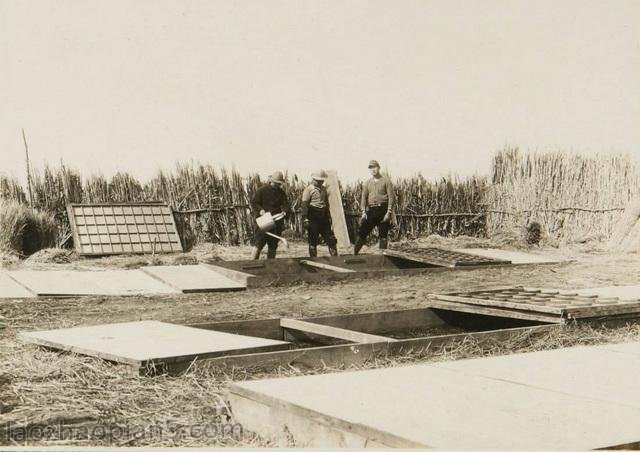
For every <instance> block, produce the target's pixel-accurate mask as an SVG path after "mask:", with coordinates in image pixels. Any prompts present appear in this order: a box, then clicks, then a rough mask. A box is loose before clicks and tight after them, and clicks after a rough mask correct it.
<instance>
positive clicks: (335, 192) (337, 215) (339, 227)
mask: <svg viewBox="0 0 640 452" xmlns="http://www.w3.org/2000/svg"><path fill="white" fill-rule="evenodd" d="M327 174H328V176H329V177H327V180H326V181H325V185H326V187H327V194H328V195H329V211H330V213H331V228H332V229H333V233H334V234H335V236H336V239H337V240H338V246H340V247H343V248H348V247H350V246H351V240H350V239H349V230H348V229H347V220H346V218H345V216H344V208H343V206H342V194H341V193H340V184H339V181H338V173H337V172H336V171H327Z"/></svg>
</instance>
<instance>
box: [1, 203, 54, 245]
mask: <svg viewBox="0 0 640 452" xmlns="http://www.w3.org/2000/svg"><path fill="white" fill-rule="evenodd" d="M56 234H57V226H56V223H55V220H54V218H53V216H52V215H51V214H49V213H46V212H38V211H36V210H33V209H30V208H29V207H27V206H26V205H24V204H19V203H17V202H15V201H0V250H1V251H3V252H6V253H15V254H18V255H21V256H28V255H31V254H33V253H35V252H36V251H38V250H41V249H43V248H49V247H53V246H55V243H56Z"/></svg>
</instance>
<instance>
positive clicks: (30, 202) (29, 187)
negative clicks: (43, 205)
mask: <svg viewBox="0 0 640 452" xmlns="http://www.w3.org/2000/svg"><path fill="white" fill-rule="evenodd" d="M22 141H24V153H25V155H26V158H27V188H28V189H29V205H30V206H33V192H32V191H31V165H30V164H29V146H28V145H27V137H26V135H25V134H24V129H22Z"/></svg>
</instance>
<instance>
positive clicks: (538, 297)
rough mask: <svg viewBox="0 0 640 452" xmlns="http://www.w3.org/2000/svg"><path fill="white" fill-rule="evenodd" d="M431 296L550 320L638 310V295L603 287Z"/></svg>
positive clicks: (472, 308)
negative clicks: (611, 292) (623, 295)
mask: <svg viewBox="0 0 640 452" xmlns="http://www.w3.org/2000/svg"><path fill="white" fill-rule="evenodd" d="M617 289H618V290H619V288H617ZM639 295H640V294H639ZM433 298H434V301H433V302H432V306H433V307H435V308H442V309H448V310H453V311H462V312H470V313H477V314H487V315H496V316H501V317H512V318H520V319H525V320H538V321H549V322H562V321H564V320H568V319H584V318H595V317H604V316H616V315H621V314H638V313H640V297H638V298H635V299H633V298H630V297H626V298H623V299H621V298H620V297H618V296H615V295H609V294H608V293H607V292H606V291H602V290H600V291H599V292H598V293H593V289H582V290H575V291H571V290H559V289H542V288H526V287H501V288H494V289H484V290H476V291H467V292H450V293H446V294H435V295H433Z"/></svg>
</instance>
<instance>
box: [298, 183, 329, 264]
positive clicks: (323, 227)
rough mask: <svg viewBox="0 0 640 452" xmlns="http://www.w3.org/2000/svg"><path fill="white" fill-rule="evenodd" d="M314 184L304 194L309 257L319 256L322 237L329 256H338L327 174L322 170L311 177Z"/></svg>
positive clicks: (304, 219)
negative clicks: (330, 209)
mask: <svg viewBox="0 0 640 452" xmlns="http://www.w3.org/2000/svg"><path fill="white" fill-rule="evenodd" d="M311 179H312V180H313V182H312V183H311V184H309V185H308V186H307V187H306V188H305V189H304V191H303V192H302V219H303V221H304V225H305V226H306V227H307V232H308V237H309V257H316V256H317V255H318V238H319V236H322V238H323V239H324V241H325V243H326V244H327V246H328V247H329V254H331V255H332V256H337V255H338V247H337V243H338V241H337V240H336V236H335V235H334V234H333V230H332V229H331V214H330V213H329V195H328V194H327V188H326V187H325V186H324V181H325V180H326V179H327V172H326V171H324V170H320V171H318V172H315V173H313V174H312V175H311Z"/></svg>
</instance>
